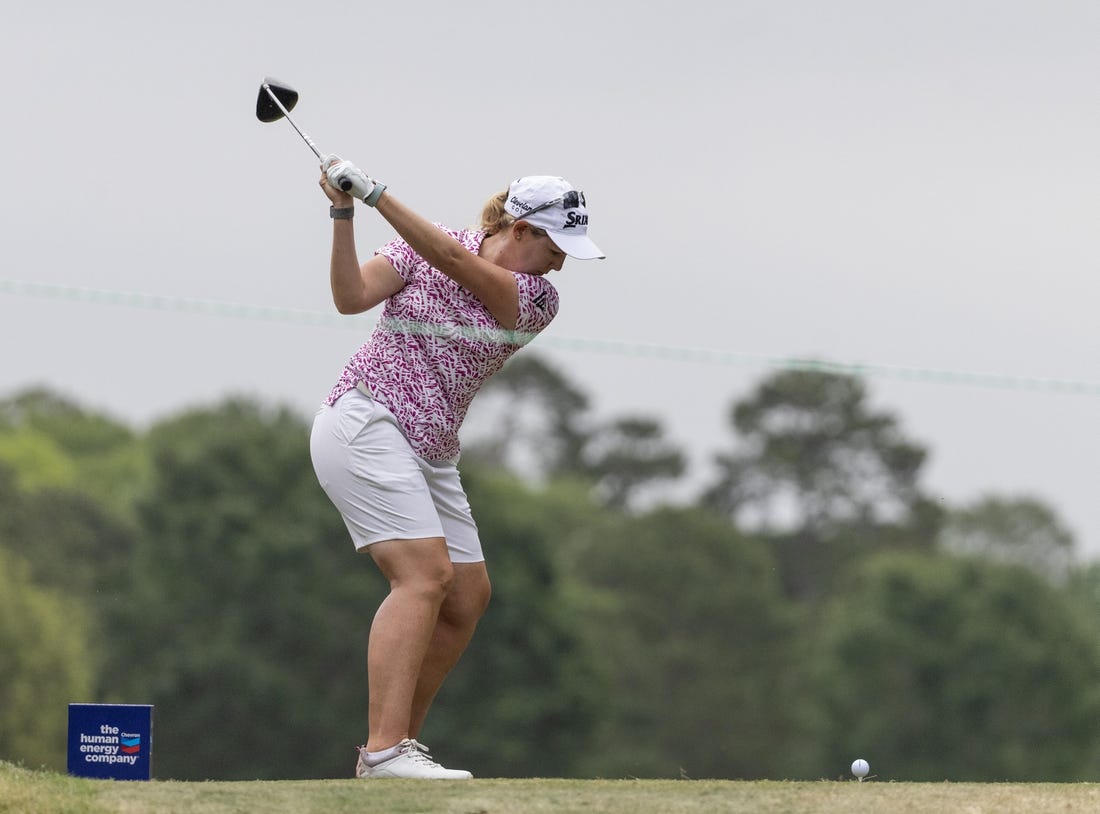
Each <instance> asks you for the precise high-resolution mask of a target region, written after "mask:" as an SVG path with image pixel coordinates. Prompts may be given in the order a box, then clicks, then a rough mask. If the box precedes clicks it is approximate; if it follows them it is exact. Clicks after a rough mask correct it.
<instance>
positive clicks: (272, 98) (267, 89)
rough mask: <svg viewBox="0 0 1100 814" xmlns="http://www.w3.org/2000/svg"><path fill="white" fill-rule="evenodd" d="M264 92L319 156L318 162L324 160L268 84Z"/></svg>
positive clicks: (265, 84) (265, 85)
mask: <svg viewBox="0 0 1100 814" xmlns="http://www.w3.org/2000/svg"><path fill="white" fill-rule="evenodd" d="M264 90H265V91H267V95H268V96H270V97H271V101H273V102H274V103H275V105H276V106H277V107H278V108H279V110H281V111H282V113H283V116H285V117H286V120H287V121H288V122H290V126H291V127H293V128H294V129H295V130H297V131H298V135H299V136H301V137H302V139H303V140H304V141H305V143H306V144H308V145H309V149H311V150H313V154H314V155H315V156H317V160H318V161H321V160H323V159H324V156H322V155H321V151H320V150H319V149H317V145H316V144H314V143H313V139H311V138H310V137H309V136H307V135H306V134H305V132H304V131H303V130H302V128H300V127H299V126H298V125H297V124H295V123H294V119H292V118H290V113H288V112H287V109H286V108H285V107H283V103H282V102H280V101H279V98H278V97H277V96H276V95H275V94H274V93H272V92H271V88H270V86H268V84H267V83H266V82H265V83H264Z"/></svg>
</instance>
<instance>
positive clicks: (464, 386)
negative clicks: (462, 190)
mask: <svg viewBox="0 0 1100 814" xmlns="http://www.w3.org/2000/svg"><path fill="white" fill-rule="evenodd" d="M438 225H439V224H437V226H438ZM439 228H440V229H443V231H445V232H447V234H449V235H451V236H452V237H453V238H455V239H456V240H457V241H458V242H459V243H461V244H462V245H463V247H465V248H466V249H467V250H468V251H470V252H471V253H473V254H477V252H478V250H479V249H480V248H481V241H482V240H483V239H484V237H485V233H484V232H481V231H475V230H471V229H465V230H462V231H452V230H450V229H446V228H444V227H443V226H439ZM377 253H378V254H381V255H383V256H385V257H386V258H387V259H388V260H389V261H390V263H391V264H392V265H393V267H394V268H395V269H396V270H397V273H398V274H400V275H401V277H402V279H404V280H405V286H404V288H402V289H401V290H400V291H398V292H397V293H396V294H394V295H393V296H392V297H390V298H389V299H388V300H386V303H385V306H384V308H383V311H382V316H381V318H380V319H379V321H378V325H377V326H376V327H375V329H374V332H373V333H372V334H371V337H370V339H368V340H367V342H366V344H364V345H363V346H362V347H361V348H359V350H358V351H357V352H356V353H355V355H353V356H352V357H351V359H350V360H349V361H348V363H347V366H346V367H345V368H344V372H343V373H342V374H341V376H340V380H339V381H338V382H337V383H336V386H335V387H334V388H333V389H332V392H331V393H329V396H328V398H327V399H326V403H328V404H329V405H332V404H335V403H336V400H337V399H338V398H340V396H342V395H344V393H346V392H348V391H349V390H351V389H353V388H355V387H356V385H358V383H359V382H364V383H365V384H366V386H367V388H368V389H369V390H370V392H371V393H372V394H373V395H374V398H375V399H377V400H378V401H379V402H380V403H382V404H384V405H385V406H386V407H387V408H388V409H389V410H390V412H392V413H393V414H394V416H396V417H397V420H398V422H399V423H400V425H401V427H402V429H403V430H404V432H405V436H406V437H407V438H408V439H409V443H410V444H411V445H412V448H413V451H414V452H416V454H417V455H419V456H420V457H421V458H425V459H427V460H430V461H447V460H457V459H458V455H459V443H458V428H459V427H460V426H461V425H462V420H463V419H464V418H465V417H466V410H467V408H468V407H469V406H470V402H471V401H472V400H473V398H474V396H475V395H477V391H478V390H479V389H480V388H481V386H482V385H483V384H484V383H485V381H486V379H488V378H489V377H490V376H492V375H493V374H494V373H496V372H497V371H498V370H500V368H501V367H502V366H503V365H504V362H505V361H506V360H507V359H508V357H509V356H511V355H512V354H513V353H515V352H516V351H517V350H519V349H520V348H521V347H523V345H525V344H527V343H528V342H530V341H531V340H532V339H533V338H534V337H535V335H536V334H537V333H538V332H539V331H541V330H542V329H543V328H545V327H546V326H547V325H549V324H550V321H551V320H552V319H553V318H554V316H555V315H556V314H557V312H558V292H557V291H556V290H555V289H554V286H553V285H551V283H550V282H549V281H548V280H547V279H545V278H544V277H540V276H538V275H534V274H521V273H518V272H516V273H515V278H516V283H517V285H518V287H519V321H518V322H517V324H516V330H515V331H509V330H506V329H505V328H502V327H501V325H500V323H499V322H497V321H496V319H495V318H494V317H493V315H492V314H490V313H489V311H488V310H487V309H486V308H485V306H484V305H482V304H481V302H480V300H478V299H477V298H476V297H474V295H473V294H471V293H470V292H468V291H466V290H465V289H464V288H462V287H461V286H460V285H459V284H458V283H456V282H455V281H454V280H452V279H451V278H450V277H448V276H447V275H445V274H444V273H443V272H441V271H438V270H437V269H434V268H432V267H431V266H430V265H428V263H427V261H426V260H424V259H423V258H422V257H420V255H418V254H417V253H416V252H415V251H413V249H412V247H410V246H409V244H408V243H406V242H405V241H404V240H401V239H397V240H394V241H392V242H390V243H388V244H387V245H385V246H383V247H382V248H381V249H379V250H378V252H377Z"/></svg>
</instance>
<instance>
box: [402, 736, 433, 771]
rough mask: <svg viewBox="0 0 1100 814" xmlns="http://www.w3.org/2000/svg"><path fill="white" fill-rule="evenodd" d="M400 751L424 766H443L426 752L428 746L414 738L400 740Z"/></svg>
mask: <svg viewBox="0 0 1100 814" xmlns="http://www.w3.org/2000/svg"><path fill="white" fill-rule="evenodd" d="M401 751H402V752H403V753H404V754H405V755H406V756H407V757H408V758H409V759H410V760H414V761H416V762H417V763H420V764H422V765H424V766H433V767H435V768H438V769H441V768H443V767H442V766H440V765H439V764H438V763H436V762H435V761H434V760H432V756H431V755H430V754H428V747H427V746H425V745H424V744H422V743H421V742H420V741H418V740H416V739H415V738H407V739H405V740H403V741H402V742H401Z"/></svg>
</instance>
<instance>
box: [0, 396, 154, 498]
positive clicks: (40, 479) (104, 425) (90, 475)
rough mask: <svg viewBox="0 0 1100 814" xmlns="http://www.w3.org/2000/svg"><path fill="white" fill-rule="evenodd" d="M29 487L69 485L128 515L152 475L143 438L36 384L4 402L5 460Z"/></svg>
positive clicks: (0, 454)
mask: <svg viewBox="0 0 1100 814" xmlns="http://www.w3.org/2000/svg"><path fill="white" fill-rule="evenodd" d="M5 460H6V461H8V462H9V463H10V464H12V465H13V466H15V468H16V470H17V472H18V475H19V481H20V483H21V485H22V487H23V488H24V489H25V490H27V491H35V490H37V489H40V488H45V487H53V488H64V489H68V490H72V491H79V492H83V493H85V494H87V495H89V496H91V497H93V498H94V499H95V500H96V502H98V503H100V504H102V505H103V506H104V508H106V509H109V510H110V511H111V512H113V513H115V514H118V515H120V516H122V517H128V516H129V515H130V512H131V510H132V508H133V503H134V500H135V498H136V496H137V494H138V492H139V491H140V489H141V484H142V483H143V482H144V480H145V477H146V474H147V461H146V459H145V458H144V456H143V455H142V446H141V439H140V437H139V436H138V435H137V434H136V433H135V432H134V431H133V430H131V429H130V428H129V427H127V426H126V425H125V424H122V423H121V422H119V421H116V420H114V419H112V418H110V417H108V416H106V415H103V414H102V413H97V412H92V411H88V410H85V409H83V408H81V407H80V406H78V405H77V404H76V403H74V402H72V401H71V400H69V399H67V398H65V397H63V396H60V395H57V394H55V393H52V392H50V391H48V390H44V389H40V388H35V389H30V390H27V391H24V392H22V393H19V394H17V395H15V396H13V397H12V398H9V399H6V400H3V401H0V461H5Z"/></svg>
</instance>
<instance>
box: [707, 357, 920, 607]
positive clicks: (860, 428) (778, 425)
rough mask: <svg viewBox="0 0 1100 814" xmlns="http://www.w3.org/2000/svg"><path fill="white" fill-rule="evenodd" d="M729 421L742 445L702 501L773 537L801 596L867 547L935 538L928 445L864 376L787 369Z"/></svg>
mask: <svg viewBox="0 0 1100 814" xmlns="http://www.w3.org/2000/svg"><path fill="white" fill-rule="evenodd" d="M730 420H731V424H732V426H733V429H734V430H735V432H736V434H737V436H738V440H739V445H738V446H737V447H736V448H735V449H734V450H733V451H731V452H727V453H722V454H720V455H718V456H716V463H717V466H718V470H719V472H718V477H717V479H716V481H715V482H714V483H713V484H712V485H711V486H710V487H708V488H707V489H706V490H705V492H704V493H703V495H702V498H701V502H702V503H703V504H704V505H707V506H710V507H711V508H713V509H715V510H717V511H720V512H722V513H723V514H725V515H727V516H729V517H730V518H732V519H734V520H735V521H736V522H738V523H740V524H742V525H743V526H748V527H752V528H756V529H759V531H760V534H761V535H762V536H767V537H770V538H771V539H773V541H774V543H775V546H776V552H777V555H778V556H779V558H780V564H781V568H782V572H783V575H784V581H785V584H786V587H787V590H788V592H789V593H790V594H791V595H792V596H794V597H796V598H799V599H805V598H812V597H816V596H820V595H822V594H823V593H824V592H825V591H827V589H828V586H829V585H830V583H831V580H832V579H833V578H834V576H835V575H836V574H837V573H838V571H839V570H840V569H843V568H844V567H846V564H847V563H848V562H849V561H851V559H852V558H853V557H854V556H856V555H858V554H859V553H863V552H860V551H859V549H860V548H861V547H863V546H873V545H877V544H879V542H878V541H881V540H884V539H886V538H889V539H890V540H892V541H894V543H895V544H905V545H913V544H919V545H925V546H930V545H931V544H932V542H933V540H932V538H931V536H929V535H930V532H932V531H933V530H934V528H935V526H936V525H937V517H938V513H937V512H936V510H935V508H934V507H933V506H931V505H930V504H929V502H928V501H927V499H925V498H924V496H923V495H922V493H921V491H920V489H919V486H918V477H919V473H920V469H921V466H922V465H923V463H924V460H925V457H926V452H925V450H924V449H923V448H921V447H920V446H918V445H917V444H915V443H913V442H912V441H910V440H908V439H907V438H906V437H905V436H904V434H903V433H902V431H901V428H900V427H899V425H898V421H897V419H896V418H895V417H894V416H893V415H891V414H890V413H887V412H882V411H876V410H873V409H872V408H871V407H870V405H869V404H868V403H867V392H866V389H865V387H864V385H863V383H862V382H861V381H860V380H859V379H857V378H855V377H853V376H844V375H837V374H832V373H822V372H816V371H781V372H779V373H776V374H773V375H772V376H769V377H768V378H767V379H765V380H764V381H763V382H762V383H761V384H760V385H759V386H758V387H757V388H756V390H755V391H754V392H753V393H752V394H751V395H750V396H749V397H748V398H747V399H745V400H744V401H741V402H738V403H736V404H735V405H734V406H733V408H732V410H731V412H730ZM907 528H908V529H909V532H910V533H907V531H906V529H907ZM913 532H919V534H920V535H922V536H918V534H917V533H913Z"/></svg>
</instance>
